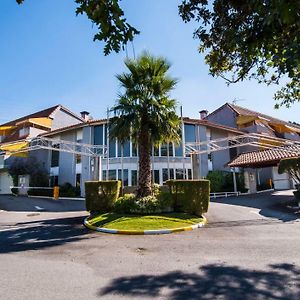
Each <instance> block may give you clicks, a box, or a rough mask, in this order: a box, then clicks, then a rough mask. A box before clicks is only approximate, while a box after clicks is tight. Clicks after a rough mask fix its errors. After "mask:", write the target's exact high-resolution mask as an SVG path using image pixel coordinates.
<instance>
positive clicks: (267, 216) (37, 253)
mask: <svg viewBox="0 0 300 300" xmlns="http://www.w3.org/2000/svg"><path fill="white" fill-rule="evenodd" d="M291 198H292V195H291V194H289V193H286V192H285V193H282V194H280V193H275V194H261V195H254V196H247V197H246V196H243V197H240V198H223V199H219V200H217V201H214V202H212V203H211V206H210V210H209V213H208V214H207V218H208V220H209V224H208V225H207V226H206V227H205V228H202V229H198V230H194V231H192V232H184V233H178V234H172V235H161V236H117V235H108V234H101V233H94V232H90V231H89V230H87V229H85V228H84V227H83V226H82V225H81V222H82V219H83V217H84V216H85V215H86V212H84V211H82V210H79V211H75V208H74V209H73V211H69V212H65V211H59V210H58V209H56V208H52V209H51V208H50V207H48V208H47V210H48V211H47V212H44V211H38V210H34V211H31V210H29V209H27V208H26V207H24V209H23V210H21V209H19V210H18V211H17V209H14V208H13V207H12V206H11V207H10V210H9V211H2V212H0V272H1V274H2V277H1V280H0V290H1V294H0V298H1V297H3V299H7V298H9V299H100V298H101V299H150V298H155V299H299V295H300V253H299V252H300V234H299V233H300V222H299V220H300V219H299V215H298V214H297V213H292V212H290V211H288V210H287V209H286V208H285V206H284V205H283V203H284V202H286V201H288V200H289V199H291ZM3 202H5V199H2V197H0V209H2V210H3V209H4V208H3ZM42 203H43V201H42V202H40V203H39V204H40V205H38V206H40V207H43V206H42ZM27 204H28V205H29V203H27ZM65 204H66V203H65ZM30 205H31V204H30ZM75 205H78V204H75ZM35 206H36V205H33V208H34V207H35ZM54 206H55V205H54Z"/></svg>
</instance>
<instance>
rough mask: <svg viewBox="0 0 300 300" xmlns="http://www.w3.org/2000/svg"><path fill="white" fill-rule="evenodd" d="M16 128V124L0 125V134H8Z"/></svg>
mask: <svg viewBox="0 0 300 300" xmlns="http://www.w3.org/2000/svg"><path fill="white" fill-rule="evenodd" d="M16 128H17V127H16V126H0V135H4V136H5V135H8V134H10V133H11V132H12V131H13V130H14V129H16Z"/></svg>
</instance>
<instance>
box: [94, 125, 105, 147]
mask: <svg viewBox="0 0 300 300" xmlns="http://www.w3.org/2000/svg"><path fill="white" fill-rule="evenodd" d="M103 142H104V140H103V125H99V126H95V127H94V144H95V145H103Z"/></svg>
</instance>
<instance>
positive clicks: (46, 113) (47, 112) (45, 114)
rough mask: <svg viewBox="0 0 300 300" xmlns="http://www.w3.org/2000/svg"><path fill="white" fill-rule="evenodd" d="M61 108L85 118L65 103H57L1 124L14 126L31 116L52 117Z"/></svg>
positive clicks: (79, 118)
mask: <svg viewBox="0 0 300 300" xmlns="http://www.w3.org/2000/svg"><path fill="white" fill-rule="evenodd" d="M59 108H61V109H62V110H64V111H66V112H67V113H69V114H71V115H72V116H74V117H75V118H77V119H78V120H80V121H82V122H84V120H83V119H82V118H81V117H80V116H78V115H76V114H75V113H73V112H72V111H70V110H69V109H67V108H66V107H64V106H63V105H61V104H58V105H55V106H52V107H49V108H46V109H43V110H40V111H38V112H35V113H32V114H29V115H26V116H23V117H21V118H18V119H15V120H12V121H9V122H7V123H3V124H1V126H12V125H15V124H16V123H19V122H22V121H24V120H27V119H31V118H51V117H52V116H51V115H52V114H53V113H54V112H55V111H56V110H58V109H59Z"/></svg>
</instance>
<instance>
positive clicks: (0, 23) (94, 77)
mask: <svg viewBox="0 0 300 300" xmlns="http://www.w3.org/2000/svg"><path fill="white" fill-rule="evenodd" d="M179 2H180V1H176V0H169V1H161V0H152V1H150V0H123V1H122V2H121V5H122V7H123V8H124V10H125V13H126V15H127V19H128V21H129V23H131V24H132V25H134V26H135V27H137V28H138V29H139V30H141V34H140V35H139V36H138V37H137V38H136V39H135V41H134V49H135V52H136V53H137V54H139V53H141V52H142V51H143V50H148V51H150V52H151V53H152V54H155V55H163V56H165V57H167V58H168V60H169V61H170V62H171V63H172V68H171V74H172V75H173V76H174V77H177V78H178V79H179V84H178V86H177V88H176V90H175V91H174V92H173V96H174V97H175V98H176V99H177V100H178V102H179V104H181V105H183V111H184V115H186V116H190V117H198V111H199V110H201V109H207V110H208V111H213V110H214V109H216V108H217V107H219V106H221V105H222V104H224V103H225V102H232V101H233V100H234V99H238V100H239V101H238V102H237V104H238V105H241V106H245V107H248V108H250V109H254V110H257V111H260V112H263V113H266V114H270V115H273V116H276V117H279V118H281V119H284V120H292V121H297V122H300V120H299V111H300V104H299V103H298V104H297V105H294V106H293V107H292V108H291V109H285V108H281V109H280V110H274V109H273V106H274V100H273V94H274V91H276V89H277V87H276V86H274V87H266V86H264V85H259V84H257V83H256V82H255V81H250V82H249V81H247V82H243V83H239V84H236V85H231V86H229V87H228V86H227V85H226V83H225V82H224V80H222V79H215V78H212V77H211V76H209V75H208V67H207V66H206V65H205V64H204V60H203V56H202V55H200V54H199V53H198V51H197V46H198V42H197V41H196V40H193V38H192V34H193V29H194V28H195V26H196V24H184V23H183V22H182V21H181V19H180V18H179V16H178V10H177V5H178V3H179ZM75 8H76V5H75V3H74V1H73V0H39V1H37V0H25V3H24V4H23V5H21V6H18V5H17V4H16V2H15V1H14V0H1V1H0V38H1V47H0V104H1V110H0V123H3V122H5V121H8V120H11V119H14V118H16V117H19V116H22V115H24V114H28V113H31V112H34V111H37V110H40V109H43V108H46V107H49V106H53V105H56V104H58V103H60V104H63V105H65V106H66V107H68V108H70V109H71V110H73V111H75V112H80V111H81V110H87V111H90V112H91V114H92V115H93V117H94V118H101V117H104V116H105V111H106V108H107V107H108V106H109V107H111V106H112V105H113V104H114V103H115V100H116V95H117V93H118V91H119V85H118V82H117V80H116V78H115V75H116V74H118V73H120V72H122V71H124V64H123V60H124V58H125V52H122V53H119V54H111V55H109V56H107V57H105V56H104V55H103V51H102V49H103V45H102V44H101V43H98V42H96V43H95V42H93V41H92V39H93V35H94V33H95V28H93V26H92V24H91V22H90V21H89V20H88V19H87V18H86V17H85V16H78V17H76V15H75ZM128 54H129V56H131V57H132V56H133V49H132V46H131V45H129V46H128Z"/></svg>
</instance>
